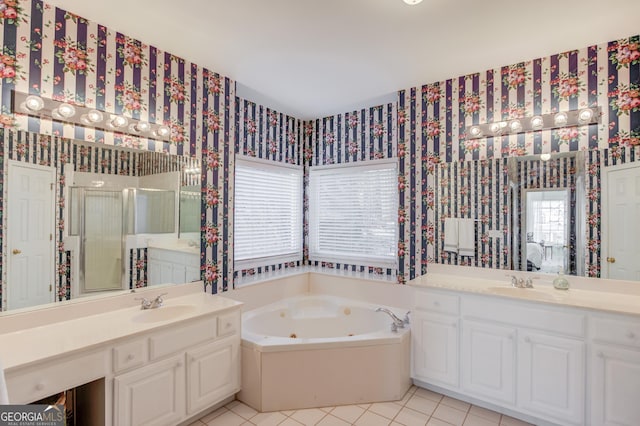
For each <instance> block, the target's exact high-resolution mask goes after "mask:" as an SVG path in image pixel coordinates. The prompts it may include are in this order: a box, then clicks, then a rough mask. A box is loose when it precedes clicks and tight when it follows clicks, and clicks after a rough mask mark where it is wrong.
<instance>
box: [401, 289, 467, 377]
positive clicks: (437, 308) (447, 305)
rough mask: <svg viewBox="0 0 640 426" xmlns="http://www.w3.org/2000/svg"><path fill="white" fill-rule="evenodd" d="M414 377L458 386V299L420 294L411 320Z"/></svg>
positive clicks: (441, 295)
mask: <svg viewBox="0 0 640 426" xmlns="http://www.w3.org/2000/svg"><path fill="white" fill-rule="evenodd" d="M411 340H412V342H411V347H412V356H411V368H412V370H413V375H414V376H418V377H422V378H425V380H429V381H431V382H433V383H438V384H442V385H448V386H458V380H459V376H458V353H459V350H458V342H459V336H458V298H457V297H456V296H450V295H445V294H433V293H426V292H424V293H422V292H421V293H418V294H417V295H416V298H415V306H414V310H413V314H412V319H411Z"/></svg>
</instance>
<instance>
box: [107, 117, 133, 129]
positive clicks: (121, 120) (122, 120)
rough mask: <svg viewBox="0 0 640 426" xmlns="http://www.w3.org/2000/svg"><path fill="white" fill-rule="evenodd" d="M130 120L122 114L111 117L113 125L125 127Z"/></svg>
mask: <svg viewBox="0 0 640 426" xmlns="http://www.w3.org/2000/svg"><path fill="white" fill-rule="evenodd" d="M128 122H129V120H127V118H126V117H123V116H121V115H116V116H115V117H113V118H112V119H111V124H112V125H113V127H116V128H117V127H124V126H126V125H127V123H128Z"/></svg>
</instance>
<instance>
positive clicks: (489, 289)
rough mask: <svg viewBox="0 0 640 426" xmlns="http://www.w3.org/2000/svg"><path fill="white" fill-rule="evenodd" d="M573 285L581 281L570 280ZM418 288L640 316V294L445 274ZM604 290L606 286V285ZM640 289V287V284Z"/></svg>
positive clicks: (421, 281)
mask: <svg viewBox="0 0 640 426" xmlns="http://www.w3.org/2000/svg"><path fill="white" fill-rule="evenodd" d="M566 278H567V279H568V280H569V282H571V281H572V280H576V281H577V280H579V278H577V277H571V276H566ZM408 284H409V285H412V286H415V287H427V288H437V289H443V290H454V291H463V292H467V293H475V294H483V295H489V296H497V297H506V298H512V299H519V300H525V301H532V302H541V303H550V304H554V305H564V306H573V307H577V308H588V309H595V310H599V311H605V312H611V313H618V314H631V315H640V294H627V293H619V292H613V291H605V289H604V288H603V290H602V291H600V290H593V289H581V288H570V289H569V290H556V289H555V288H553V286H551V285H550V284H549V283H548V282H542V283H541V282H536V280H534V284H533V285H534V288H533V289H525V288H514V287H511V285H510V280H509V278H507V277H505V278H501V279H498V278H493V277H481V278H475V277H469V276H465V275H452V274H443V273H428V274H426V275H423V276H420V277H417V278H415V279H414V280H411V281H409V283H408ZM603 287H604V285H603ZM638 287H640V283H638Z"/></svg>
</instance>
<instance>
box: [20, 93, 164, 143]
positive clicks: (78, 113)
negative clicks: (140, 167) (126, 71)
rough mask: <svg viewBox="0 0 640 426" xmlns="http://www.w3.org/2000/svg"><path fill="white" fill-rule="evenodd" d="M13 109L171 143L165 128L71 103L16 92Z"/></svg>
mask: <svg viewBox="0 0 640 426" xmlns="http://www.w3.org/2000/svg"><path fill="white" fill-rule="evenodd" d="M12 106H13V112H14V113H16V114H26V115H29V116H33V117H40V118H45V119H49V120H53V121H59V122H63V123H66V124H74V125H78V126H81V127H88V128H93V129H98V130H106V131H111V132H118V133H122V134H126V135H131V136H144V137H145V138H149V139H155V140H159V141H163V142H171V130H170V129H169V127H167V126H166V125H164V124H156V123H149V122H147V121H143V120H138V119H135V118H131V117H124V116H122V115H116V114H109V113H106V112H103V111H98V110H97V109H94V108H89V107H85V106H81V105H72V104H70V103H68V102H64V101H58V100H54V99H47V98H43V97H40V96H37V95H30V94H28V93H24V92H19V91H17V90H14V91H13V105H12Z"/></svg>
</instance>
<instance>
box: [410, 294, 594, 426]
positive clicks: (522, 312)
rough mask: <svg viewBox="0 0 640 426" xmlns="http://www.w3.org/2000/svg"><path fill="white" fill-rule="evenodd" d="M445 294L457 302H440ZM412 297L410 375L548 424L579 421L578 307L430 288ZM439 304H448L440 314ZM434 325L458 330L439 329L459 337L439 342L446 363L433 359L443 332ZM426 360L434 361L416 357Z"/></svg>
mask: <svg viewBox="0 0 640 426" xmlns="http://www.w3.org/2000/svg"><path fill="white" fill-rule="evenodd" d="M452 298H455V300H459V308H458V307H457V305H456V309H452V306H453V304H451V303H449V304H446V303H445V301H451V300H453V299H452ZM414 299H415V300H416V302H415V303H414V307H413V308H414V311H413V312H414V323H413V325H412V327H413V328H412V336H413V335H414V333H415V337H413V338H414V340H413V343H414V346H413V348H412V351H413V360H414V368H413V372H412V374H413V378H414V379H416V380H418V381H419V382H423V383H425V384H427V385H432V386H436V390H441V391H442V390H444V391H446V390H449V391H452V392H453V395H454V396H463V397H464V396H467V397H470V398H473V399H476V400H478V401H484V402H486V403H488V404H491V405H493V406H499V407H504V408H506V409H509V410H512V411H515V412H520V413H522V414H524V415H527V416H531V417H533V418H538V419H542V420H545V421H547V422H551V423H553V424H562V425H582V424H584V423H585V398H586V394H585V370H586V367H585V353H586V350H585V347H586V345H585V338H586V315H585V314H584V313H582V312H580V311H577V310H572V309H566V308H564V307H557V306H551V305H546V304H541V303H531V302H520V301H518V300H514V299H511V298H509V299H508V298H503V297H495V296H483V295H474V294H465V293H456V292H448V291H446V290H438V289H430V288H416V289H415V298H414ZM436 302H437V303H436ZM443 306H448V307H449V308H448V309H445V310H446V314H445V313H443V312H442V310H443ZM431 309H437V310H439V311H440V312H439V313H438V314H436V313H434V312H430V310H431ZM416 313H418V314H416ZM435 315H438V316H435ZM440 318H442V320H441V321H439V322H436V320H437V319H440ZM444 318H446V319H447V321H448V322H444ZM416 322H418V323H417V324H416ZM434 323H435V324H440V323H442V324H449V325H450V326H452V325H453V324H459V333H458V334H453V333H449V334H448V335H447V336H448V337H449V338H451V339H455V338H459V344H455V343H451V342H449V343H447V348H449V349H448V350H455V351H456V352H458V353H455V354H453V353H447V354H446V356H448V360H449V362H450V364H446V363H445V362H444V361H442V360H441V358H442V357H444V356H445V352H444V350H443V348H444V347H445V343H444V342H445V339H444V338H443V337H442V336H444V335H445V334H444V333H442V332H441V333H437V332H436V331H435V330H438V328H437V327H436V326H431V324H434ZM425 324H426V325H425ZM429 326H431V331H429V330H430V329H429ZM441 328H442V326H441ZM425 330H426V331H425ZM458 349H459V351H458ZM434 358H435V359H437V360H440V362H439V363H432V364H429V363H427V362H424V361H423V360H429V359H434ZM421 362H423V364H421ZM433 365H436V366H439V367H440V369H439V370H435V371H436V372H441V371H443V370H444V368H443V366H446V371H448V372H450V377H454V375H455V374H457V372H458V371H459V372H460V381H459V383H458V381H455V380H446V377H447V376H446V375H445V376H444V377H445V380H443V376H442V375H440V376H438V375H436V374H434V372H433V370H434V368H433ZM454 372H455V373H454Z"/></svg>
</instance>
